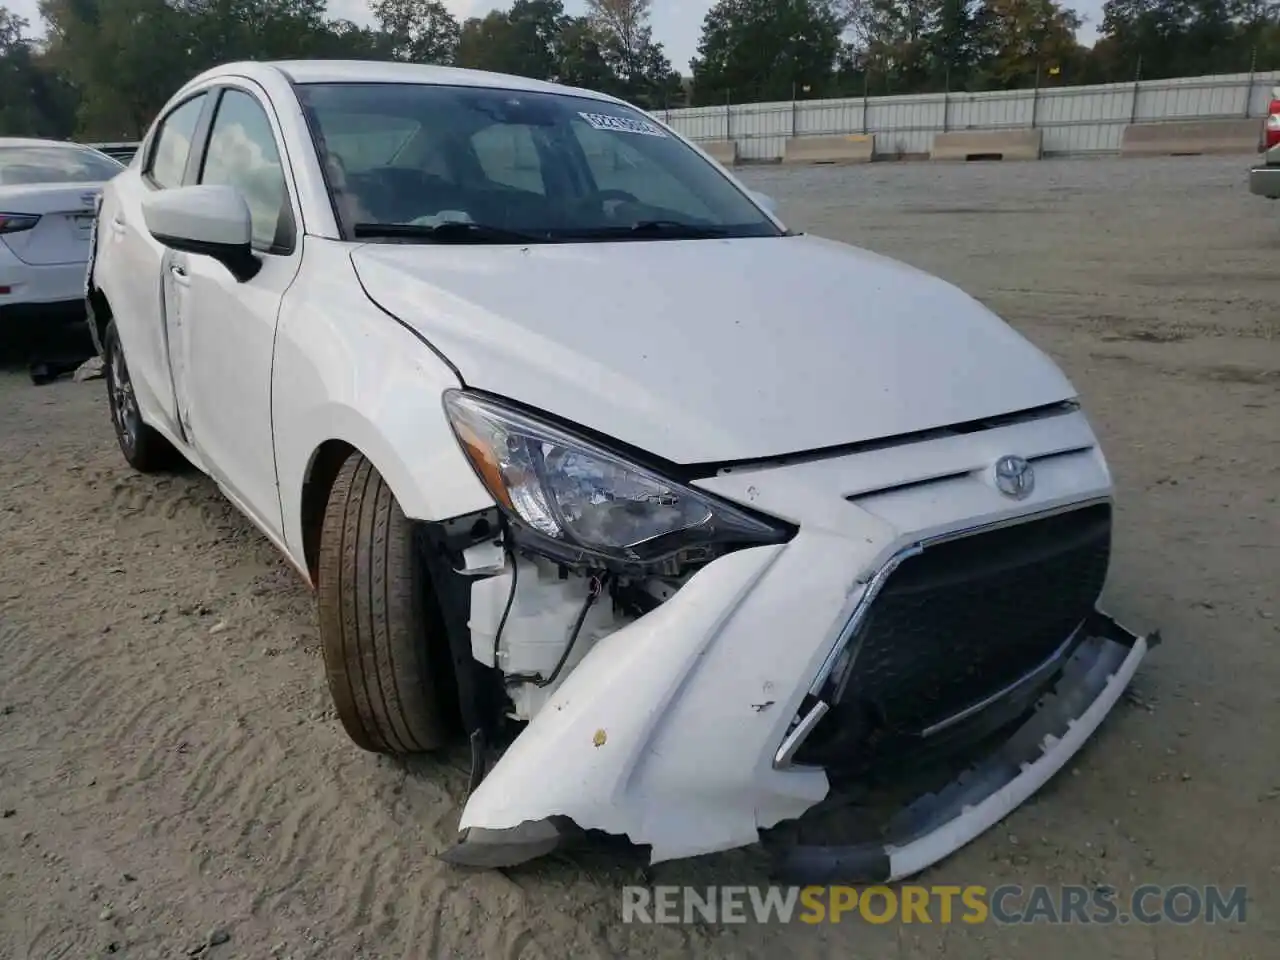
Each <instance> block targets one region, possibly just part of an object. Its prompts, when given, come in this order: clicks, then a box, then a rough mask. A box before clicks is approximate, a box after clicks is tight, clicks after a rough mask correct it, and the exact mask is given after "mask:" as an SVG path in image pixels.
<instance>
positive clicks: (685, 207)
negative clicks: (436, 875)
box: [88, 61, 1155, 882]
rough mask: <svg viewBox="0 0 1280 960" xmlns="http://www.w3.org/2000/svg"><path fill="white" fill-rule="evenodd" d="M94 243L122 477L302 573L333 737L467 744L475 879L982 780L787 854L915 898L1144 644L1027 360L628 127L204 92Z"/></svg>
mask: <svg viewBox="0 0 1280 960" xmlns="http://www.w3.org/2000/svg"><path fill="white" fill-rule="evenodd" d="M97 229H98V236H97V242H96V246H95V251H96V252H95V257H94V260H93V262H92V263H91V264H90V268H89V278H88V289H89V305H90V312H91V323H92V324H93V325H94V329H95V334H96V336H97V337H98V338H99V341H100V343H101V344H102V348H103V352H104V355H105V360H106V371H107V386H108V395H109V399H110V409H111V414H112V418H113V421H114V425H115V431H116V435H117V438H118V440H119V443H120V447H121V449H122V451H123V453H124V456H125V458H126V459H127V460H128V461H129V462H130V463H131V464H132V465H133V466H134V467H136V468H138V469H139V470H144V471H150V470H157V469H162V468H164V467H166V466H168V465H170V464H172V463H173V462H175V461H176V460H180V459H182V458H185V459H186V460H188V461H190V462H191V463H192V464H194V465H195V466H196V467H198V468H199V469H200V470H202V471H204V472H206V473H207V474H208V475H209V476H210V477H212V478H213V480H214V481H215V482H216V483H217V484H218V486H219V488H220V489H221V490H222V491H223V492H224V493H225V494H226V496H227V497H228V498H229V499H230V500H231V501H232V502H233V503H234V504H235V505H236V506H237V507H238V508H239V509H240V510H242V511H243V512H244V513H245V514H246V515H247V516H248V517H249V518H250V519H251V520H252V521H253V522H254V523H255V524H256V525H257V526H258V527H259V528H260V529H261V530H262V532H263V533H264V534H265V535H266V536H267V537H268V538H270V540H271V541H272V542H273V543H274V544H275V545H276V546H277V547H278V548H279V549H280V550H281V551H282V553H283V554H284V555H285V556H286V557H287V558H288V559H289V560H290V561H291V562H292V563H293V564H294V566H296V567H297V569H298V570H299V572H300V573H301V574H302V576H303V577H305V578H306V579H307V581H308V582H309V583H310V584H312V585H313V586H314V588H315V591H316V594H317V597H318V607H319V617H320V633H321V637H322V640H323V645H324V654H325V665H326V671H327V677H328V682H329V687H330V690H331V691H332V694H333V698H334V701H335V704H336V706H337V712H338V716H339V717H340V719H341V721H342V723H343V726H344V727H345V729H346V731H347V732H348V733H349V734H350V736H351V738H352V739H353V740H354V741H355V742H356V743H357V744H359V745H360V746H361V747H364V748H366V749H368V750H373V751H378V752H383V753H389V754H409V753H416V752H424V751H431V750H435V749H438V748H440V747H442V746H445V745H447V744H449V743H450V742H451V741H453V740H454V739H455V738H458V739H459V740H464V742H465V741H469V742H470V745H471V755H472V764H473V772H472V789H471V793H470V796H469V798H468V801H467V803H466V806H465V808H464V810H463V812H462V818H461V824H460V828H461V834H460V838H459V841H458V844H457V845H456V846H455V847H453V848H452V849H450V850H448V851H445V852H444V854H443V856H445V858H446V859H449V860H451V861H453V862H457V863H465V864H473V865H503V864H511V863H516V862H520V861H522V860H526V859H529V858H532V857H535V856H538V855H540V854H542V853H545V852H547V851H549V850H550V849H552V848H554V847H555V846H556V845H557V844H560V843H562V842H563V841H564V840H565V838H567V837H569V836H571V835H573V834H575V833H578V832H580V831H585V830H599V831H604V832H607V833H611V834H617V835H625V836H626V837H628V838H630V840H631V841H633V842H634V843H636V844H642V845H647V846H649V847H650V848H651V856H652V859H653V860H655V861H658V860H665V859H670V858H676V857H687V856H692V855H696V854H702V853H707V852H711V851H717V850H724V849H727V848H731V847H735V846H741V845H745V844H751V843H754V842H756V841H757V840H758V839H760V837H761V831H766V833H768V828H772V827H775V826H776V825H779V824H782V823H784V822H785V821H791V820H794V819H795V818H799V817H801V815H803V814H805V813H806V811H810V810H812V809H813V808H815V807H818V806H819V805H820V803H821V802H822V801H824V800H827V801H829V800H830V799H831V797H833V796H835V795H836V794H837V793H839V791H840V790H842V789H844V787H845V786H847V785H849V784H857V783H859V782H861V781H863V780H867V779H874V778H876V777H877V776H879V775H880V774H881V773H882V772H883V771H884V770H888V769H890V768H892V767H894V766H895V765H896V766H902V765H903V763H904V762H905V763H906V764H907V765H908V766H920V765H926V764H929V763H933V762H934V761H935V760H938V759H939V758H944V757H946V758H956V757H960V756H965V757H966V758H967V759H966V760H965V765H966V768H967V769H966V770H965V772H964V774H963V775H962V776H959V777H958V778H957V779H956V780H955V781H954V782H952V783H951V784H950V785H949V786H946V787H945V788H942V789H938V790H932V791H930V792H929V793H928V794H927V795H925V796H922V797H920V798H919V800H918V801H917V802H914V803H907V804H906V805H905V806H904V808H903V809H902V810H901V812H900V815H899V816H898V817H896V818H894V820H893V823H892V824H891V825H890V827H889V828H888V829H887V831H886V832H883V833H880V834H877V838H876V839H875V840H873V841H866V842H859V843H854V844H846V845H820V846H819V845H815V846H788V847H786V848H784V849H782V850H781V851H780V852H779V855H780V857H781V866H782V870H783V873H784V874H790V875H792V876H796V877H804V878H806V879H807V880H809V881H812V882H822V881H823V880H824V879H825V880H831V879H836V878H839V879H844V880H887V879H895V878H899V877H902V876H906V875H909V874H912V873H915V872H917V871H919V870H921V869H923V868H924V867H926V866H928V865H929V864H931V863H933V862H936V861H937V860H939V859H940V858H942V857H943V856H945V855H947V854H948V853H949V852H951V851H953V850H955V849H956V848H957V847H959V846H961V845H962V844H964V843H966V842H968V841H969V840H971V839H972V838H973V837H975V836H977V835H978V834H979V833H980V832H982V831H983V830H985V829H986V828H988V827H989V826H991V825H992V824H994V823H995V822H997V821H998V820H999V819H1000V818H1001V817H1003V816H1004V815H1005V814H1006V813H1008V812H1009V811H1010V810H1012V809H1013V808H1014V807H1016V806H1017V805H1018V804H1019V803H1021V802H1022V801H1023V800H1024V799H1026V797H1028V796H1029V795H1030V794H1031V793H1032V792H1033V791H1035V790H1036V789H1037V788H1038V787H1039V786H1040V785H1041V784H1042V783H1044V782H1045V780H1047V779H1048V778H1049V777H1050V776H1051V775H1052V774H1053V773H1054V772H1055V771H1056V770H1058V769H1059V768H1061V766H1062V765H1063V764H1064V763H1065V762H1066V761H1067V759H1068V758H1069V757H1070V756H1071V755H1072V754H1073V753H1075V751H1077V750H1078V749H1079V748H1080V746H1081V745H1082V743H1083V742H1084V740H1085V739H1086V738H1087V737H1088V736H1089V735H1090V734H1091V733H1092V732H1093V730H1094V729H1095V728H1096V727H1097V726H1098V724H1099V723H1100V722H1101V720H1102V718H1103V717H1104V716H1105V715H1106V713H1107V712H1108V711H1109V710H1110V708H1111V707H1112V705H1113V704H1114V703H1115V702H1116V700H1117V698H1118V697H1119V695H1120V694H1121V692H1122V691H1123V689H1124V687H1125V685H1126V684H1127V683H1128V681H1129V679H1130V678H1131V676H1132V675H1133V673H1134V671H1135V669H1136V668H1137V666H1138V663H1139V661H1140V660H1141V659H1142V658H1143V656H1144V655H1145V653H1146V651H1147V649H1148V647H1149V646H1150V645H1152V642H1153V640H1154V639H1155V637H1154V635H1153V636H1152V637H1141V636H1137V635H1135V634H1132V633H1130V632H1128V631H1126V630H1124V629H1122V628H1121V627H1119V626H1118V625H1117V624H1116V623H1115V622H1114V621H1112V620H1111V619H1109V618H1108V617H1107V616H1105V615H1104V614H1102V613H1100V612H1099V611H1098V610H1097V609H1096V606H1095V605H1096V603H1097V600H1098V597H1099V595H1100V593H1101V590H1102V586H1103V582H1104V580H1105V578H1106V574H1107V567H1108V562H1109V558H1110V545H1111V528H1112V507H1111V498H1112V482H1111V477H1110V475H1109V473H1108V469H1107V465H1106V461H1105V460H1104V457H1103V454H1102V452H1101V451H1100V450H1099V448H1098V443H1097V441H1096V439H1095V437H1094V434H1093V432H1092V430H1091V429H1090V426H1089V423H1088V421H1087V420H1086V418H1085V415H1084V414H1083V413H1082V412H1081V411H1080V409H1079V407H1078V405H1077V402H1076V395H1075V391H1074V390H1073V388H1072V386H1071V384H1070V383H1069V382H1068V381H1067V380H1066V378H1065V377H1063V375H1062V374H1061V373H1060V372H1059V371H1058V369H1057V368H1056V367H1055V366H1054V364H1053V363H1052V362H1051V361H1050V360H1049V359H1047V358H1046V357H1045V356H1044V355H1043V354H1042V353H1041V352H1040V351H1039V350H1037V349H1036V348H1035V347H1033V346H1032V345H1030V344H1029V343H1028V342H1027V341H1026V340H1024V339H1023V338H1022V337H1020V336H1019V335H1018V334H1017V333H1015V332H1014V331H1013V330H1011V329H1010V328H1009V327H1008V326H1006V325H1005V324H1004V323H1003V322H1001V321H1000V320H999V319H998V318H997V317H996V316H994V315H993V314H992V313H991V312H989V311H988V310H987V309H985V308H984V307H983V306H981V305H980V304H979V303H977V302H976V301H975V300H973V299H972V298H970V297H968V296H966V295H965V294H964V293H962V292H961V291H959V290H957V289H956V288H954V287H952V286H950V285H949V284H947V283H944V282H943V281H941V280H939V279H936V278H934V277H932V276H929V275H927V274H925V273H922V272H920V271H918V270H915V269H913V268H910V267H907V266H905V265H903V264H900V263H896V262H894V261H891V260H888V259H885V258H883V257H880V256H877V255H875V254H872V253H869V252H866V251H864V250H860V249H856V248H852V247H849V246H845V245H842V244H838V243H833V242H829V241H826V240H821V239H817V238H815V237H810V236H805V235H802V234H798V233H795V232H793V231H791V230H788V229H787V228H786V227H785V226H784V224H783V223H782V222H781V221H780V220H779V219H778V217H777V216H776V215H775V213H773V212H772V211H771V204H770V202H769V201H768V200H767V198H764V197H762V196H759V195H755V194H752V193H751V192H749V191H748V190H746V189H745V188H744V187H743V186H742V185H741V184H740V183H739V182H738V181H737V180H735V179H734V178H733V177H732V176H731V175H730V174H729V173H727V172H726V171H725V170H724V169H722V168H721V167H720V166H718V165H716V164H715V163H714V162H712V161H711V160H710V159H709V158H708V157H707V156H706V155H705V154H704V153H702V152H701V151H700V150H698V149H697V148H696V147H694V146H693V145H692V144H690V143H689V142H687V141H686V140H684V139H683V138H681V137H680V136H679V135H677V134H676V133H675V132H674V131H672V130H671V129H669V128H668V127H666V126H664V125H663V124H661V123H659V122H657V121H656V120H654V119H653V118H651V117H649V116H647V115H646V114H643V113H640V112H639V111H637V110H635V109H634V108H632V107H630V106H628V105H627V104H625V103H622V102H620V101H618V100H616V99H613V98H611V97H607V96H604V95H599V94H594V93H590V92H587V91H583V90H575V89H570V88H566V87H560V86H555V85H552V84H547V83H540V82H534V81H529V80H524V79H520V78H515V77H509V76H499V75H494V74H487V73H477V72H470V71H462V70H452V69H445V68H435V67H421V66H414V65H405V64H385V63H352V62H333V61H328V62H281V63H252V64H249V63H245V64H232V65H228V66H223V67H219V68H217V69H215V70H213V71H210V72H208V73H205V74H203V75H201V76H200V77H198V78H196V79H195V80H193V81H191V82H190V83H189V84H188V85H187V86H186V87H184V88H183V89H182V90H181V91H179V92H178V93H177V94H176V95H175V96H174V97H173V98H172V100H171V101H170V102H169V103H168V105H167V106H166V107H165V109H164V111H163V112H162V113H161V114H160V116H159V118H158V119H157V121H156V122H155V124H154V126H153V127H152V129H151V130H150V132H149V133H148V135H147V137H146V139H145V140H144V142H143V144H142V146H141V148H140V150H139V153H138V157H137V158H136V159H135V161H134V163H133V165H132V166H131V168H130V169H129V170H128V172H126V173H124V174H122V175H120V176H118V177H116V178H115V179H114V180H112V181H111V182H110V183H109V184H108V185H107V187H106V189H105V192H104V195H103V201H102V209H101V214H100V216H99V219H98V228H97Z"/></svg>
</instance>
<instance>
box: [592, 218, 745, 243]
mask: <svg viewBox="0 0 1280 960" xmlns="http://www.w3.org/2000/svg"><path fill="white" fill-rule="evenodd" d="M728 235H729V231H728V230H726V229H724V228H722V227H703V226H699V225H698V224H696V223H686V222H685V221H683V220H640V221H638V222H636V223H633V224H631V225H630V226H625V227H622V226H619V227H590V228H586V229H582V230H570V231H568V232H567V236H569V237H571V238H573V239H583V240H714V239H716V238H719V237H727V236H728Z"/></svg>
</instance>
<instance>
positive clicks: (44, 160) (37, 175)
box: [0, 143, 124, 186]
mask: <svg viewBox="0 0 1280 960" xmlns="http://www.w3.org/2000/svg"><path fill="white" fill-rule="evenodd" d="M123 169H124V167H123V166H122V165H121V164H119V163H117V162H116V161H114V160H112V159H111V158H110V157H104V156H103V155H102V154H100V153H97V152H95V151H93V150H87V149H85V148H84V147H77V146H63V145H62V144H59V143H48V144H44V143H40V144H23V145H22V146H17V147H5V146H0V186H13V185H15V184H20V183H100V182H101V181H103V180H110V179H111V178H112V177H114V176H115V175H116V174H117V173H119V172H120V171H121V170H123Z"/></svg>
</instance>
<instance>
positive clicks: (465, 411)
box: [445, 390, 795, 569]
mask: <svg viewBox="0 0 1280 960" xmlns="http://www.w3.org/2000/svg"><path fill="white" fill-rule="evenodd" d="M445 411H446V413H447V414H448V417H449V421H450V423H451V424H452V425H453V430H454V433H455V434H456V435H457V438H458V442H459V443H460V444H461V445H462V449H463V450H464V451H465V452H466V454H467V458H468V459H469V460H470V461H471V464H472V466H473V467H474V468H475V471H476V473H477V475H478V476H479V477H480V480H481V482H483V483H484V485H485V487H486V488H487V489H488V490H489V492H490V493H491V494H492V495H493V498H494V499H495V500H496V501H497V503H498V505H499V507H501V509H502V510H503V512H504V513H505V514H506V516H507V518H508V519H509V520H510V521H512V523H513V525H514V526H515V529H516V533H517V539H518V540H519V541H520V543H521V545H522V546H526V547H528V548H530V549H533V550H535V551H537V552H539V553H542V554H544V555H546V556H548V557H551V558H552V559H556V560H560V561H562V562H565V563H570V564H574V565H581V564H586V565H595V566H604V567H607V568H612V569H618V568H635V567H639V568H643V569H648V568H652V567H655V566H659V565H663V564H664V563H666V562H668V561H672V560H676V561H678V564H679V563H687V562H697V561H705V560H708V559H711V558H712V557H714V556H716V555H718V554H719V553H723V552H725V551H726V550H728V549H732V548H734V547H742V546H755V545H759V544H766V543H779V542H782V541H784V540H787V539H789V538H790V537H791V536H792V534H793V533H794V532H795V531H794V528H792V527H790V526H789V525H787V524H785V523H782V522H781V521H777V520H772V519H769V518H765V517H760V516H758V515H755V514H753V513H750V512H748V511H746V510H743V509H741V508H739V507H736V506H733V505H731V504H728V503H725V502H723V501H721V500H718V499H716V498H714V497H711V496H708V495H707V494H705V493H702V492H701V491H698V490H695V489H694V488H692V487H689V486H686V485H684V484H682V483H679V482H677V481H675V480H671V479H668V478H666V477H663V476H661V475H660V474H657V473H655V472H653V471H652V470H649V469H647V468H645V467H643V466H640V465H639V464H636V463H632V462H630V461H628V460H626V459H624V458H622V457H620V456H619V455H618V454H615V453H612V452H610V451H609V450H606V449H604V448H603V447H601V446H600V445H598V444H596V443H593V442H592V441H590V440H587V439H584V438H582V437H578V436H575V435H573V434H572V433H570V432H568V431H566V430H564V429H562V428H560V427H557V426H554V425H552V424H550V423H546V422H543V421H541V420H539V419H536V418H534V417H532V416H530V415H528V414H526V413H523V412H521V411H520V410H517V409H515V408H514V407H511V406H508V405H506V404H503V403H500V402H498V401H495V400H492V399H490V398H488V397H483V396H479V395H477V394H473V393H467V392H464V391H461V390H450V391H448V392H446V394H445Z"/></svg>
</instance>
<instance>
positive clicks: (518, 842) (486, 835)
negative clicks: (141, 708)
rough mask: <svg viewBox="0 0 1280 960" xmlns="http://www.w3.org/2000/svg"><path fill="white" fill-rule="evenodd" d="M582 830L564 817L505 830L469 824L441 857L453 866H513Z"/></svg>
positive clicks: (555, 845)
mask: <svg viewBox="0 0 1280 960" xmlns="http://www.w3.org/2000/svg"><path fill="white" fill-rule="evenodd" d="M581 835H582V831H581V830H579V829H578V827H577V825H576V824H575V823H574V822H573V821H572V820H570V819H568V818H567V817H549V818H547V819H546V820H528V821H525V822H524V823H522V824H519V825H518V826H514V827H509V828H507V829H505V830H489V829H486V828H483V827H471V828H470V829H468V830H465V831H463V833H462V836H461V837H459V838H458V842H457V844H455V845H454V846H452V847H450V848H449V849H448V850H445V851H444V852H443V853H441V854H440V855H439V856H440V859H441V860H443V861H444V862H445V863H451V864H453V865H454V866H455V867H480V868H484V869H490V870H492V869H496V868H501V867H514V866H516V865H517V864H521V863H524V862H525V861H527V860H533V859H536V858H537V857H542V856H545V855H547V854H548V853H551V852H552V851H554V850H556V849H558V848H559V847H560V846H561V845H562V844H564V843H565V842H566V841H567V840H570V839H574V838H578V837H581Z"/></svg>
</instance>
